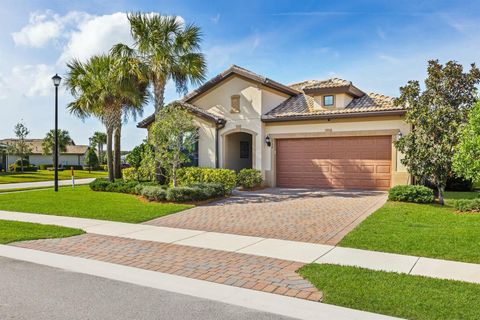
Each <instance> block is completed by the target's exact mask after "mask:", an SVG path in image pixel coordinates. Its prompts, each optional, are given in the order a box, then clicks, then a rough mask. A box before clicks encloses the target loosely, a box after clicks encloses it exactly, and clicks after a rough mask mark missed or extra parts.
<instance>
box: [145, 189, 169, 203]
mask: <svg viewBox="0 0 480 320" xmlns="http://www.w3.org/2000/svg"><path fill="white" fill-rule="evenodd" d="M140 186H141V185H140ZM140 195H141V196H142V197H144V198H145V199H147V200H149V201H164V200H166V198H167V190H165V188H162V187H161V186H142V187H141V189H140Z"/></svg>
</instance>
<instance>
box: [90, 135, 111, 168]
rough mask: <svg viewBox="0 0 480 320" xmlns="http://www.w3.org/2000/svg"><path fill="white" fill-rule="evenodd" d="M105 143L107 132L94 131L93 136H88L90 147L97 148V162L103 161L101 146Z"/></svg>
mask: <svg viewBox="0 0 480 320" xmlns="http://www.w3.org/2000/svg"><path fill="white" fill-rule="evenodd" d="M106 143H107V134H106V133H104V132H99V131H96V132H95V133H94V134H93V136H91V137H90V145H91V147H92V148H97V154H98V159H99V163H103V159H104V157H103V146H104V145H105V144H106Z"/></svg>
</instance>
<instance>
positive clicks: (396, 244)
mask: <svg viewBox="0 0 480 320" xmlns="http://www.w3.org/2000/svg"><path fill="white" fill-rule="evenodd" d="M478 196H479V193H476V192H448V193H447V194H446V197H447V198H446V205H445V206H444V207H442V206H440V205H436V204H413V203H402V202H387V203H386V204H385V205H384V206H383V207H382V208H380V209H379V210H377V211H376V212H374V213H373V214H372V215H371V216H369V217H368V218H367V219H366V220H365V221H363V222H362V223H361V224H360V225H359V226H357V227H356V228H355V229H354V230H353V231H352V232H350V233H349V234H348V235H347V236H346V237H345V238H344V239H343V240H342V241H341V242H340V243H339V245H340V246H342V247H353V248H360V249H367V250H375V251H384V252H394V253H401V254H408V255H416V256H424V257H431V258H440V259H447V260H458V261H465V262H473V263H480V250H479V249H478V248H479V247H478V244H479V243H480V214H457V213H455V210H454V209H453V208H452V203H453V200H454V199H466V198H474V197H478Z"/></svg>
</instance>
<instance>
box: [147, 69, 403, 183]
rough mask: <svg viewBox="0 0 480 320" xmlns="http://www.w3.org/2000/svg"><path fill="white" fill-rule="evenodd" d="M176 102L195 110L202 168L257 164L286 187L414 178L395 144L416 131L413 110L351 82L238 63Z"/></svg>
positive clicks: (268, 178)
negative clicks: (292, 77)
mask: <svg viewBox="0 0 480 320" xmlns="http://www.w3.org/2000/svg"><path fill="white" fill-rule="evenodd" d="M172 103H174V104H177V105H181V106H184V107H185V108H187V109H188V110H189V111H190V112H191V113H192V114H193V115H194V116H195V120H196V123H197V124H198V127H199V143H198V164H199V166H201V167H218V168H230V169H234V170H240V169H242V168H255V169H258V170H260V171H261V172H262V174H263V176H264V178H265V181H266V184H267V185H269V186H278V187H319V188H324V187H327V188H361V189H378V190H385V189H388V188H390V187H391V186H393V185H397V184H407V183H410V176H409V174H408V173H407V170H406V168H405V167H404V166H403V165H402V164H401V163H400V159H401V157H402V155H401V154H400V153H399V152H397V150H396V149H395V147H394V145H393V143H392V142H393V141H394V140H395V139H396V138H397V136H398V135H401V134H403V135H405V134H406V133H408V132H409V131H410V127H409V125H408V124H407V123H405V122H404V121H403V118H404V115H405V109H404V108H403V107H398V106H394V104H393V98H390V97H387V96H384V95H381V94H375V93H369V94H367V93H365V92H363V91H362V90H360V89H359V88H357V87H356V86H354V85H353V84H352V83H351V82H350V81H346V80H342V79H337V78H332V79H328V80H308V81H303V82H300V83H296V84H292V85H284V84H281V83H278V82H276V81H273V80H271V79H268V78H265V77H263V76H260V75H257V74H255V73H253V72H251V71H248V70H246V69H243V68H240V67H238V66H235V65H234V66H232V67H230V68H229V69H227V70H226V71H224V72H222V73H221V74H219V75H217V76H216V77H214V78H213V79H211V80H210V81H208V82H206V83H205V84H204V85H202V86H201V87H199V88H198V89H197V90H194V91H193V92H191V93H189V94H187V95H186V96H185V97H184V98H183V99H181V100H179V101H174V102H172ZM154 119H155V117H154V115H151V116H149V117H148V118H146V119H144V120H143V121H141V122H140V123H139V124H138V127H140V128H149V127H150V125H151V124H152V123H153V122H154Z"/></svg>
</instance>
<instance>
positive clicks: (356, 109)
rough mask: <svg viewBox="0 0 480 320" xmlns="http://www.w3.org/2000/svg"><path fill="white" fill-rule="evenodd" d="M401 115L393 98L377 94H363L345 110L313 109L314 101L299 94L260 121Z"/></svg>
mask: <svg viewBox="0 0 480 320" xmlns="http://www.w3.org/2000/svg"><path fill="white" fill-rule="evenodd" d="M394 111H399V112H400V113H403V112H404V111H405V108H403V107H401V106H395V105H394V103H393V98H392V97H388V96H384V95H381V94H377V93H369V94H365V95H364V96H362V97H360V98H355V99H353V100H352V101H351V102H350V103H349V104H348V105H347V106H346V107H345V108H339V109H330V110H329V109H325V108H321V109H319V108H315V100H314V99H313V98H312V97H311V96H309V95H307V94H305V93H302V94H299V95H297V96H295V97H292V98H290V99H287V100H285V101H284V102H282V103H281V104H280V105H279V106H278V107H276V108H274V109H273V110H271V111H269V112H268V113H266V114H265V115H264V116H263V117H262V120H265V121H268V120H287V119H302V118H316V117H329V116H332V117H334V116H336V115H345V116H347V115H352V114H368V113H369V112H370V113H378V112H386V113H388V112H394Z"/></svg>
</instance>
